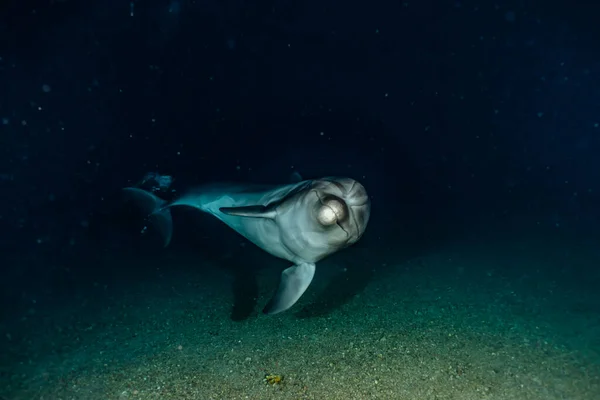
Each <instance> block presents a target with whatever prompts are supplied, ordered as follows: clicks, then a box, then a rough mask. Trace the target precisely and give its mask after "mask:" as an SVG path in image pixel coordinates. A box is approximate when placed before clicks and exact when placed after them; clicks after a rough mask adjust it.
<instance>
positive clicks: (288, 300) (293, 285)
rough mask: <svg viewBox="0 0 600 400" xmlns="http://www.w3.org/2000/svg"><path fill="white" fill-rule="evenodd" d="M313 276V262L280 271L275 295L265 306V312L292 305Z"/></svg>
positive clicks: (274, 312) (278, 311) (281, 309)
mask: <svg viewBox="0 0 600 400" xmlns="http://www.w3.org/2000/svg"><path fill="white" fill-rule="evenodd" d="M313 276H315V264H313V263H302V264H298V265H294V266H293V267H289V268H287V269H286V270H284V271H283V272H282V273H281V282H279V287H278V288H277V292H276V293H275V296H273V298H272V299H271V301H270V302H269V304H267V306H266V307H265V309H264V310H263V312H264V313H265V314H277V313H280V312H282V311H285V310H287V309H288V308H290V307H291V306H293V305H294V304H295V303H296V302H297V301H298V299H299V298H300V296H302V294H303V293H304V292H305V291H306V289H307V288H308V285H310V282H311V281H312V279H313Z"/></svg>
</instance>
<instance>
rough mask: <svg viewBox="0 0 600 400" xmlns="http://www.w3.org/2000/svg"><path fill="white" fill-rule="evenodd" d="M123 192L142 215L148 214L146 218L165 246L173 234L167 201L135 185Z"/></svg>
mask: <svg viewBox="0 0 600 400" xmlns="http://www.w3.org/2000/svg"><path fill="white" fill-rule="evenodd" d="M123 194H124V196H125V198H126V199H128V200H132V201H133V202H134V203H135V204H136V205H137V206H138V207H139V208H140V209H141V211H142V212H143V213H144V215H147V216H148V220H150V221H151V222H152V225H153V226H155V227H156V228H157V229H158V231H159V233H160V235H161V237H162V239H163V244H164V246H165V247H167V246H168V245H169V243H170V242H171V237H172V236H173V218H172V217H171V210H170V209H169V205H168V203H167V201H166V200H163V199H161V198H159V197H158V196H156V195H154V194H153V193H150V192H148V191H146V190H143V189H139V188H135V187H127V188H125V189H123Z"/></svg>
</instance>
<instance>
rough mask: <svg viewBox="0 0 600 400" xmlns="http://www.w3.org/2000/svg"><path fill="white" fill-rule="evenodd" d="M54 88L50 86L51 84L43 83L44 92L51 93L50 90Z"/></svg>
mask: <svg viewBox="0 0 600 400" xmlns="http://www.w3.org/2000/svg"><path fill="white" fill-rule="evenodd" d="M51 90H52V88H51V87H50V85H46V84H44V85H42V92H44V93H50V91H51Z"/></svg>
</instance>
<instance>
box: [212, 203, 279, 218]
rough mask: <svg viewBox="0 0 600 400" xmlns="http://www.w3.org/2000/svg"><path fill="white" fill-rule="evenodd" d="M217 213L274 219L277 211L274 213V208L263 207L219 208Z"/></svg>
mask: <svg viewBox="0 0 600 400" xmlns="http://www.w3.org/2000/svg"><path fill="white" fill-rule="evenodd" d="M219 211H221V212H222V213H223V214H227V215H234V216H237V217H251V218H268V219H274V218H275V217H276V216H277V211H275V208H274V207H265V206H246V207H221V208H219Z"/></svg>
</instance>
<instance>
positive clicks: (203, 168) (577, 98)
mask: <svg viewBox="0 0 600 400" xmlns="http://www.w3.org/2000/svg"><path fill="white" fill-rule="evenodd" d="M134 3H135V4H134V9H133V16H131V15H130V3H129V2H128V1H116V0H104V1H99V0H96V1H94V0H89V1H75V0H64V1H58V0H54V1H43V2H42V1H39V2H27V1H17V0H13V1H8V2H3V3H2V5H1V6H0V13H1V15H2V22H1V23H0V40H1V42H0V44H1V46H2V47H1V49H0V57H1V60H0V118H3V119H2V125H0V144H1V147H0V193H1V194H2V196H1V197H0V227H1V229H2V231H1V232H2V234H1V237H0V251H1V252H2V253H1V256H0V257H1V259H0V262H1V263H2V265H5V266H8V265H11V267H10V269H9V268H8V267H7V268H6V271H5V272H4V277H5V279H4V282H5V283H8V284H9V285H12V283H13V282H14V281H15V280H19V281H22V280H23V279H30V277H31V276H48V274H52V273H54V272H52V271H56V269H57V268H58V269H60V268H61V267H56V266H57V265H65V263H69V260H72V259H73V257H74V256H73V255H72V254H73V252H79V253H78V254H80V255H81V254H84V253H85V252H86V251H90V250H89V248H90V246H98V245H99V246H100V247H103V246H109V247H110V246H121V247H124V248H126V247H128V246H130V245H131V241H133V240H134V239H132V237H133V236H135V234H137V231H136V230H135V229H137V228H135V229H133V228H130V225H128V224H127V223H124V221H125V220H126V219H127V218H126V217H125V215H126V214H127V213H125V212H123V210H120V209H119V207H118V203H119V202H118V200H117V198H118V196H117V192H118V189H119V188H121V187H123V186H126V185H128V184H131V183H134V182H136V181H137V180H139V179H140V178H141V177H142V176H143V175H144V174H145V173H147V172H151V171H156V172H161V173H166V174H172V175H173V176H174V177H175V179H176V187H177V188H182V187H184V186H186V185H188V184H195V183H202V182H207V181H214V180H223V179H226V180H231V179H235V180H243V181H258V182H285V180H286V179H287V176H288V174H289V173H290V172H291V171H293V170H294V169H295V170H298V171H300V172H301V173H302V174H303V175H304V176H305V177H307V178H312V177H318V176H323V175H332V174H341V175H349V176H352V177H355V178H357V179H359V180H361V181H362V182H363V183H364V184H365V186H366V187H367V189H368V190H369V192H370V194H371V195H372V197H373V205H374V209H373V220H372V222H371V226H370V229H369V230H370V231H371V233H370V236H368V237H365V240H366V241H368V242H369V241H370V242H371V243H375V242H378V241H380V242H385V241H386V240H388V241H393V240H394V237H395V236H394V235H398V234H400V232H402V233H403V234H406V232H414V235H416V236H418V237H421V236H427V235H435V234H436V233H435V232H436V231H439V232H444V233H443V235H449V236H452V233H449V232H451V231H452V229H456V230H457V231H458V230H468V226H469V223H473V224H475V223H479V224H481V223H488V222H489V223H491V221H494V220H498V219H509V218H513V217H516V216H529V217H532V218H533V219H534V220H535V222H536V223H539V224H541V225H542V226H546V227H548V228H552V227H554V228H556V229H563V228H565V226H566V227H569V226H570V227H572V228H575V229H579V230H581V231H585V230H589V229H593V228H594V227H595V226H597V225H598V223H599V222H600V219H599V216H598V214H599V212H598V206H599V204H600V159H599V156H598V154H599V150H600V125H599V124H600V28H598V22H597V16H598V15H600V4H598V5H594V4H591V3H593V2H567V1H555V2H547V1H501V2H497V3H493V2H481V1H464V2H456V1H432V0H424V1H405V2H402V1H374V2H369V3H367V2H358V1H355V2H341V1H339V0H338V1H332V0H318V1H316V0H304V1H296V0H268V1H258V0H256V1H242V0H237V1H230V0H223V1H217V0H206V1H196V2H189V1H180V2H177V3H175V2H169V1H158V0H153V1H142V0H140V1H135V2H134ZM44 85H47V86H44ZM44 88H45V90H44ZM126 226H127V227H129V228H126ZM417 233H418V234H417ZM77 249H79V250H77ZM81 249H83V250H81ZM78 260H80V259H78ZM50 264H52V265H53V267H52V268H51V269H48V268H46V267H45V265H50ZM75 264H76V265H77V266H78V267H81V265H82V263H81V262H80V261H79V262H77V263H75ZM14 265H19V268H18V269H15V268H14V267H13V266H14ZM77 266H76V267H75V268H78V267H77ZM48 271H50V272H48ZM71 271H72V269H71ZM61 273H64V271H63V272H61ZM32 274H35V275H32ZM4 293H5V294H6V292H4Z"/></svg>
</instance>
